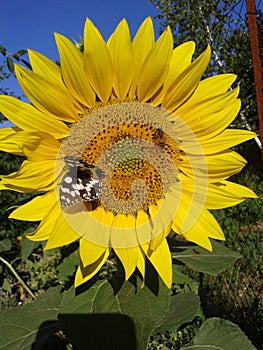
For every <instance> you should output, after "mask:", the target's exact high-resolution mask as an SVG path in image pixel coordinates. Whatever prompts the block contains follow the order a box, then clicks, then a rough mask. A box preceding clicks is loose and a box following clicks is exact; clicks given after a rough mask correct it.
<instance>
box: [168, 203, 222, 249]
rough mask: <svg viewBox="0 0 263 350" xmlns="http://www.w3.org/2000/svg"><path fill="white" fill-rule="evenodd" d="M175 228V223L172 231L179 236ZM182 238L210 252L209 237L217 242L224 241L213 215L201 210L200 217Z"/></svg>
mask: <svg viewBox="0 0 263 350" xmlns="http://www.w3.org/2000/svg"><path fill="white" fill-rule="evenodd" d="M176 226H177V225H176V223H175V226H174V230H175V231H176V232H177V233H179V234H180V232H178V231H177V227H176ZM183 236H184V237H185V238H186V239H187V240H188V241H190V242H194V243H196V244H198V245H199V246H201V247H203V248H205V249H207V250H210V251H211V250H212V245H211V242H210V240H209V237H210V238H214V239H218V240H225V236H224V233H223V231H222V229H221V227H220V226H219V224H218V223H217V221H216V219H215V218H214V217H213V215H212V214H210V213H209V211H207V210H206V209H203V210H202V212H201V214H200V216H199V217H198V219H197V220H196V222H195V223H194V224H193V225H192V227H191V228H190V229H189V230H188V231H186V232H183Z"/></svg>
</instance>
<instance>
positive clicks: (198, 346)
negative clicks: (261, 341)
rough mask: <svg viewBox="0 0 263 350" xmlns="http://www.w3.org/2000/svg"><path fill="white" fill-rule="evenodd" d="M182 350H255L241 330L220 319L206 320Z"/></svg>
mask: <svg viewBox="0 0 263 350" xmlns="http://www.w3.org/2000/svg"><path fill="white" fill-rule="evenodd" d="M183 349H184V350H237V349H238V350H256V348H255V347H254V346H253V345H252V344H251V342H250V341H249V339H248V338H247V337H246V336H245V334H244V333H243V332H242V331H241V329H240V328H239V327H238V326H237V325H235V324H234V323H231V322H229V321H226V320H224V319H221V318H210V319H208V320H206V321H205V322H204V323H203V324H202V326H201V328H200V330H199V332H198V333H197V335H196V336H195V337H194V339H193V341H192V343H191V345H189V346H187V347H185V348H183Z"/></svg>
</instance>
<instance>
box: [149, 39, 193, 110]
mask: <svg viewBox="0 0 263 350" xmlns="http://www.w3.org/2000/svg"><path fill="white" fill-rule="evenodd" d="M194 50H195V43H194V42H193V41H189V42H186V43H183V44H181V45H179V46H177V47H176V48H175V49H174V50H173V54H172V58H171V61H170V65H169V69H168V72H167V74H166V78H165V80H164V86H163V88H162V89H160V91H157V93H156V94H155V96H154V97H153V98H152V101H151V103H152V104H153V105H156V106H158V105H160V104H162V101H163V97H164V95H165V93H166V91H167V90H168V89H169V87H170V86H171V85H172V84H173V82H174V81H175V80H176V79H177V78H178V76H179V75H180V74H181V73H182V72H183V71H184V70H185V69H186V68H187V67H188V66H189V65H190V64H191V60H192V56H193V53H194Z"/></svg>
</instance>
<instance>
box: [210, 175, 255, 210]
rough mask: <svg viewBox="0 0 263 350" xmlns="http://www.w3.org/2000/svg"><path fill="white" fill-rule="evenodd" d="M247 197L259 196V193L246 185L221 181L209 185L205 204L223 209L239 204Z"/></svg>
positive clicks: (211, 207)
mask: <svg viewBox="0 0 263 350" xmlns="http://www.w3.org/2000/svg"><path fill="white" fill-rule="evenodd" d="M247 198H257V195H256V194H255V193H254V192H253V191H252V190H250V189H249V188H247V187H245V186H241V185H239V184H235V183H233V182H229V181H221V182H217V183H215V184H210V185H209V187H208V192H207V197H206V202H205V205H206V207H207V208H208V209H221V208H227V207H231V206H233V205H236V204H239V203H241V202H243V201H244V200H245V199H247Z"/></svg>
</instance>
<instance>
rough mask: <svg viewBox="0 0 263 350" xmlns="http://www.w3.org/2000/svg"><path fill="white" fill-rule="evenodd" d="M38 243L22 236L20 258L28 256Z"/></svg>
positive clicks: (24, 258)
mask: <svg viewBox="0 0 263 350" xmlns="http://www.w3.org/2000/svg"><path fill="white" fill-rule="evenodd" d="M30 232H32V231H30ZM39 245H40V242H35V241H30V240H29V239H28V238H26V237H25V236H22V241H21V255H22V260H26V259H27V258H28V257H29V255H31V253H32V252H33V250H34V249H36V248H37V247H38V246H39Z"/></svg>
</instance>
